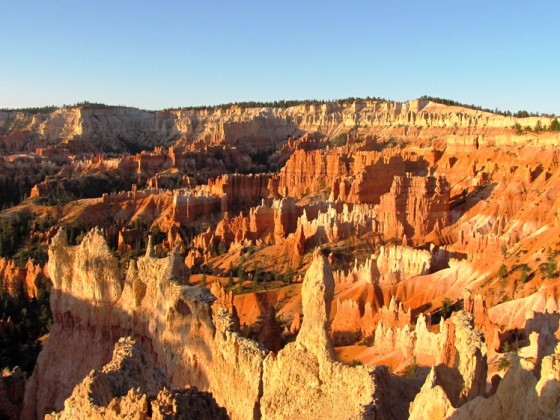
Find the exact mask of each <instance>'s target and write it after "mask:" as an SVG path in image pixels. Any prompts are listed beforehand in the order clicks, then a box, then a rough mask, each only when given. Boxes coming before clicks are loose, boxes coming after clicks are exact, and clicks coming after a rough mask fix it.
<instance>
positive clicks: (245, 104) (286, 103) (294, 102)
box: [166, 96, 387, 111]
mask: <svg viewBox="0 0 560 420" xmlns="http://www.w3.org/2000/svg"><path fill="white" fill-rule="evenodd" d="M361 100H367V101H369V100H374V101H384V102H386V101H387V100H386V99H384V98H378V97H370V96H366V97H365V98H356V97H352V96H351V97H348V98H344V99H333V100H320V99H288V100H279V101H241V102H228V103H225V104H220V105H199V106H187V107H183V108H179V109H180V110H184V111H199V110H206V109H209V110H212V109H225V108H231V107H239V108H289V107H292V106H298V105H322V104H347V103H352V102H355V101H361ZM175 109H177V108H168V109H166V111H172V110H175Z"/></svg>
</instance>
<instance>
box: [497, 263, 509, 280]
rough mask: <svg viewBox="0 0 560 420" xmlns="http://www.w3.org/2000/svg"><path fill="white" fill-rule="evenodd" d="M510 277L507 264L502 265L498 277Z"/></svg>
mask: <svg viewBox="0 0 560 420" xmlns="http://www.w3.org/2000/svg"><path fill="white" fill-rule="evenodd" d="M507 275H508V269H507V267H506V265H505V264H502V265H500V268H499V269H498V277H499V278H501V279H505V278H506V277H507Z"/></svg>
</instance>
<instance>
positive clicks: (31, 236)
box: [0, 98, 560, 419]
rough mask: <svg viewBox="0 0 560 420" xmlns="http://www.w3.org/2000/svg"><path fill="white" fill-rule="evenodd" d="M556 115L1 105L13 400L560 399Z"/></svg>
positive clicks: (50, 405) (54, 411) (394, 411)
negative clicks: (44, 108)
mask: <svg viewBox="0 0 560 420" xmlns="http://www.w3.org/2000/svg"><path fill="white" fill-rule="evenodd" d="M554 120H555V118H554V117H547V116H530V117H525V118H518V117H513V116H508V115H500V114H494V113H491V112H486V111H482V110H479V109H473V108H471V107H463V106H458V105H453V106H449V105H444V104H441V103H437V102H435V101H432V100H429V99H427V98H420V99H415V100H411V101H408V102H402V103H399V102H391V101H382V100H375V99H363V100H352V101H333V102H325V103H316V102H310V103H302V104H298V105H294V106H287V107H277V108H274V107H269V106H262V107H259V106H255V107H242V106H238V105H232V106H225V107H206V108H200V109H199V108H197V109H194V108H193V109H175V110H165V111H144V110H139V109H134V108H126V107H111V106H101V105H93V104H87V105H81V106H75V107H64V108H59V109H56V110H53V111H51V112H44V113H42V112H37V113H33V112H29V111H25V110H13V111H0V187H1V188H2V191H5V194H3V197H2V199H1V201H2V203H1V204H2V205H3V207H4V209H3V210H2V211H1V212H0V283H1V285H2V291H1V294H0V297H1V298H2V299H1V303H2V308H3V312H2V318H0V339H1V340H3V341H2V343H3V344H4V343H6V345H5V348H6V349H8V348H9V349H10V350H9V351H7V355H6V357H4V356H3V355H4V353H2V363H3V365H2V367H3V368H4V367H5V368H6V369H4V371H3V373H2V376H1V377H0V415H2V416H5V417H6V418H25V419H36V418H52V419H55V418H60V419H65V418H84V419H85V418H138V419H148V418H158V419H159V418H161V419H163V418H208V419H210V418H232V419H246V418H253V419H287V418H337V419H338V418H349V419H350V418H351V419H357V418H368V419H406V418H412V419H425V418H430V419H446V418H454V419H455V418H469V419H470V418H481V419H482V418H498V419H500V418H503V419H507V418H517V417H521V418H528V417H534V418H550V419H555V418H560V417H559V413H560V344H559V342H560V316H559V315H558V314H559V307H560V288H559V285H560V283H559V279H560V272H559V270H558V266H557V259H558V255H560V239H559V238H560V212H559V209H560V198H559V197H560V194H559V192H560V168H559V166H560V154H559V151H558V146H559V145H560V132H558V131H554V130H553V129H552V127H554V126H555V125H554V124H553V121H554ZM556 121H557V120H556ZM543 127H544V128H543ZM46 302H48V303H50V304H49V305H48V308H47V307H45V305H46ZM41 305H42V306H41ZM22 308H24V309H25V311H23V309H22ZM30 314H31V315H33V316H34V317H35V318H36V321H33V322H36V323H37V324H38V325H41V328H38V329H37V331H33V334H31V333H30V332H28V333H27V336H25V337H23V336H22V334H23V332H26V331H27V330H28V329H29V325H30V322H29V321H27V323H26V320H28V319H29V317H30V316H31V315H30ZM35 318H34V319H35ZM43 325H44V328H43ZM18 340H19V341H18ZM8 343H9V346H8ZM30 346H33V349H36V350H37V353H38V356H36V353H23V352H22V354H26V355H27V354H30V355H31V356H29V358H30V359H29V360H28V363H26V364H25V365H24V366H23V365H22V363H19V364H18V363H16V362H17V358H16V357H14V355H16V356H17V354H18V352H20V351H21V349H29V348H30ZM39 350H40V353H39ZM8 353H9V354H8ZM9 355H11V356H10V357H8V356H9ZM16 365H20V368H21V369H24V371H22V370H21V369H20V368H18V367H16Z"/></svg>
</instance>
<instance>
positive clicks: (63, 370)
mask: <svg viewBox="0 0 560 420" xmlns="http://www.w3.org/2000/svg"><path fill="white" fill-rule="evenodd" d="M64 238H65V237H64V235H63V234H59V235H58V236H56V237H55V238H54V239H53V243H52V245H51V247H50V249H49V254H50V255H49V257H50V258H49V273H50V275H51V276H52V279H53V291H52V295H51V296H52V297H51V305H52V308H53V314H54V319H55V324H54V326H53V328H52V330H51V336H50V338H49V340H48V342H47V344H46V345H45V347H44V349H43V351H42V353H41V355H40V357H39V360H38V363H37V368H36V369H35V371H34V372H33V375H32V377H31V378H30V381H29V384H28V387H27V392H26V397H25V408H24V411H23V415H24V416H25V418H42V417H43V415H44V414H46V413H48V412H51V411H59V410H61V409H63V407H64V411H65V413H66V414H61V416H63V417H62V418H69V417H64V416H70V417H72V416H74V415H78V413H79V411H80V410H81V408H82V406H83V404H82V403H80V401H81V399H83V398H86V397H85V396H86V395H89V396H92V395H95V398H94V397H91V398H90V399H91V400H92V401H93V403H94V406H92V407H91V409H92V410H93V411H91V413H95V415H96V416H105V415H109V414H108V413H110V412H112V411H114V410H121V409H122V410H125V406H126V407H128V406H130V407H132V406H134V407H136V408H134V409H138V410H144V409H145V407H146V404H148V402H147V401H148V400H147V399H146V395H148V397H149V396H150V395H152V394H154V393H155V390H159V389H161V388H163V387H174V388H183V387H185V386H196V387H198V388H199V389H201V390H209V391H210V392H211V393H212V395H213V397H214V398H215V399H216V401H217V403H218V404H220V405H223V406H224V407H225V408H226V409H227V412H228V415H229V416H231V417H232V418H236V419H241V418H259V417H261V416H262V417H263V418H291V417H293V416H313V417H314V416H322V417H325V418H340V417H341V416H346V417H350V418H360V417H363V416H370V415H373V414H372V413H374V412H375V410H376V404H378V402H377V401H376V399H375V392H376V389H375V381H376V380H378V379H379V378H378V377H383V374H384V373H383V372H380V373H377V374H374V371H373V370H372V369H371V368H366V367H363V366H358V367H349V366H345V365H342V364H341V363H338V362H335V361H334V359H333V354H334V353H333V348H332V344H331V342H330V339H329V322H330V321H329V311H330V306H331V302H332V297H333V292H334V280H333V276H332V272H331V269H330V266H329V264H328V261H327V259H326V257H324V256H323V255H321V254H320V253H317V254H316V255H315V257H314V260H313V263H312V265H311V267H310V269H309V271H308V273H307V275H306V277H305V280H304V283H303V288H302V301H303V323H302V325H301V330H300V332H299V334H298V338H297V340H296V342H295V343H292V344H289V345H288V346H286V347H285V348H284V349H282V350H280V351H279V352H278V354H277V355H274V354H273V353H268V352H267V351H265V350H264V349H263V348H262V347H261V346H260V345H259V344H258V343H256V342H254V341H252V340H249V339H246V338H243V337H241V336H240V335H239V334H238V333H237V332H235V328H236V322H235V319H234V316H235V315H234V314H232V313H230V312H228V310H227V308H226V307H221V306H220V305H217V306H216V307H215V308H214V310H212V309H211V305H212V303H213V302H214V300H215V298H214V297H213V296H212V295H211V294H210V293H209V292H208V290H207V289H204V288H200V287H194V286H189V285H188V281H187V278H186V277H185V267H184V265H182V261H181V260H180V259H178V258H177V255H176V254H175V253H172V254H171V255H170V256H169V257H167V258H162V259H157V258H154V257H152V256H151V255H152V254H153V251H152V250H151V248H150V245H149V248H148V251H147V252H146V256H145V257H143V258H140V259H139V260H137V261H131V263H130V264H129V267H128V270H127V274H126V277H125V278H124V281H123V280H121V277H120V269H119V266H118V263H117V260H116V259H115V257H113V256H112V254H111V252H110V250H109V248H108V246H107V244H106V242H105V240H104V239H103V237H102V235H101V232H100V231H98V230H93V231H91V232H90V233H89V234H88V235H87V236H86V237H85V238H84V239H83V241H82V243H81V244H80V245H78V246H73V247H72V246H68V245H67V244H66V242H65V239H64ZM126 336H132V337H134V340H135V341H136V342H137V343H138V345H136V344H134V343H133V342H132V341H131V340H130V339H124V340H123V339H121V337H126ZM119 339H120V340H121V341H119ZM115 343H117V346H116V348H115V350H114V354H113V355H112V353H113V347H114V345H115ZM140 345H141V346H142V347H144V348H145V349H146V351H144V350H140ZM111 355H112V356H111ZM111 358H112V359H113V360H112V361H111ZM144 365H147V366H152V365H153V368H150V369H147V370H146V369H144V368H142V367H141V366H144ZM103 366H105V367H103ZM123 369H125V371H126V372H127V373H126V374H122V372H121V371H122V370H123ZM92 370H93V371H92ZM144 371H145V372H144ZM123 375H124V376H123ZM379 375H381V376H379ZM385 375H386V373H385ZM83 378H86V379H83ZM103 389H105V390H104V391H103ZM160 394H161V393H160ZM88 398H89V397H88ZM161 398H163V397H161ZM161 398H160V397H158V399H161ZM166 398H167V397H166ZM170 398H171V397H170ZM172 398H175V394H172ZM64 401H66V402H64ZM310 401H313V403H311V404H310ZM131 404H132V405H131ZM116 407H120V408H118V409H117V408H116ZM378 408H379V407H377V409H378ZM129 409H130V410H133V408H127V410H129ZM107 410H109V411H107ZM111 410H112V411H111ZM115 412H117V411H115ZM154 412H155V411H154ZM92 415H94V414H92ZM111 415H112V414H111Z"/></svg>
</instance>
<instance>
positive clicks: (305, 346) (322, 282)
mask: <svg viewBox="0 0 560 420" xmlns="http://www.w3.org/2000/svg"><path fill="white" fill-rule="evenodd" d="M333 293H334V280H333V277H332V273H331V270H330V267H329V265H328V262H327V260H326V257H324V256H321V255H315V258H314V260H313V263H312V264H311V267H310V268H309V270H308V272H307V274H306V275H305V279H304V281H303V287H302V305H303V323H302V325H301V329H300V331H299V333H298V336H297V339H296V341H295V342H294V343H290V344H288V345H287V346H286V347H285V348H284V349H282V350H281V351H280V352H278V354H277V355H274V354H272V353H271V354H269V355H268V356H267V358H266V359H265V361H264V374H263V384H264V392H263V397H262V399H261V412H262V418H263V419H270V418H296V417H309V418H319V417H323V418H341V417H344V418H360V417H362V416H365V415H366V414H367V413H368V410H371V409H372V406H373V405H374V404H375V402H374V399H373V395H374V392H375V385H374V377H373V372H372V371H371V370H369V369H367V368H365V367H354V368H352V367H348V366H344V365H342V364H340V363H337V362H335V361H334V360H333V348H332V344H331V342H330V340H329V337H328V324H329V311H330V305H331V301H332V297H333Z"/></svg>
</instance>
